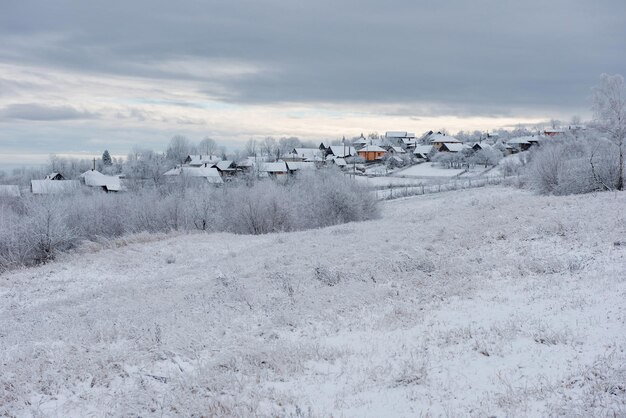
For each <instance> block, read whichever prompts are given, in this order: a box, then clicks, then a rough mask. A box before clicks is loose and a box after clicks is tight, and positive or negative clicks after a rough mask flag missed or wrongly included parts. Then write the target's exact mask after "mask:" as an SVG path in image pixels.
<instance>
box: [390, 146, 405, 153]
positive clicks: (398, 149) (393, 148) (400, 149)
mask: <svg viewBox="0 0 626 418" xmlns="http://www.w3.org/2000/svg"><path fill="white" fill-rule="evenodd" d="M391 149H392V150H394V152H396V153H398V154H406V151H405V150H404V148H402V147H391Z"/></svg>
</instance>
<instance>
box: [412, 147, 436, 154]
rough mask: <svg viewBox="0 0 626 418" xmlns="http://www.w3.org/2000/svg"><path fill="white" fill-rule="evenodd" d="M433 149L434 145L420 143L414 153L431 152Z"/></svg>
mask: <svg viewBox="0 0 626 418" xmlns="http://www.w3.org/2000/svg"><path fill="white" fill-rule="evenodd" d="M432 150H433V146H432V145H418V146H416V147H415V151H413V154H424V155H426V154H429V153H430V152H431V151H432Z"/></svg>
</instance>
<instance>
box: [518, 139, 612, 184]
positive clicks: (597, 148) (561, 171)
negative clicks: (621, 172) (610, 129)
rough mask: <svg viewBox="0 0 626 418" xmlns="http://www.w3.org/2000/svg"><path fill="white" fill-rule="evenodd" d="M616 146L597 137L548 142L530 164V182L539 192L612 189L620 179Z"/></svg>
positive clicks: (537, 151)
mask: <svg viewBox="0 0 626 418" xmlns="http://www.w3.org/2000/svg"><path fill="white" fill-rule="evenodd" d="M616 148H617V147H616V146H615V145H613V144H611V143H610V142H608V141H604V140H598V139H595V138H590V139H585V140H579V139H575V138H569V139H566V140H561V141H559V140H550V142H545V143H543V144H542V145H541V146H540V147H539V148H537V149H536V150H535V151H534V153H533V156H532V160H531V162H530V164H529V165H528V168H527V174H528V181H529V185H530V187H531V188H532V189H534V190H536V191H537V192H538V193H540V194H554V195H567V194H579V193H589V192H594V191H600V190H612V189H614V188H615V187H616V184H617V180H618V174H617V173H618V165H619V163H618V158H617V155H618V154H617V149H616Z"/></svg>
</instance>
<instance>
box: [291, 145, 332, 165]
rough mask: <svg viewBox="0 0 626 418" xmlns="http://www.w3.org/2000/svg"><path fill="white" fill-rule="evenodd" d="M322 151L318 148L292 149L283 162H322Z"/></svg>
mask: <svg viewBox="0 0 626 418" xmlns="http://www.w3.org/2000/svg"><path fill="white" fill-rule="evenodd" d="M323 153H324V151H321V150H320V149H318V148H294V149H293V150H291V152H290V153H289V154H287V155H286V156H285V158H284V160H285V161H287V160H289V161H309V162H311V161H313V162H315V161H317V162H319V161H323V160H322V154H323Z"/></svg>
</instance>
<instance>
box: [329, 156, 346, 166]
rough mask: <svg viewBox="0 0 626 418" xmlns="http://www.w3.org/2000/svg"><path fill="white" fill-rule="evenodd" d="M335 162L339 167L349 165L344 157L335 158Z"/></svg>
mask: <svg viewBox="0 0 626 418" xmlns="http://www.w3.org/2000/svg"><path fill="white" fill-rule="evenodd" d="M333 162H334V163H335V164H336V165H338V166H339V167H345V166H347V165H348V163H347V162H346V160H345V159H344V158H333Z"/></svg>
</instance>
